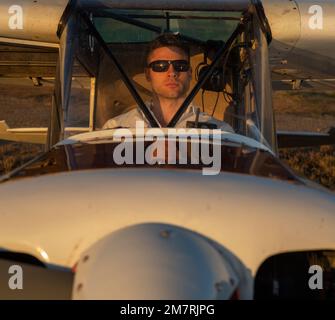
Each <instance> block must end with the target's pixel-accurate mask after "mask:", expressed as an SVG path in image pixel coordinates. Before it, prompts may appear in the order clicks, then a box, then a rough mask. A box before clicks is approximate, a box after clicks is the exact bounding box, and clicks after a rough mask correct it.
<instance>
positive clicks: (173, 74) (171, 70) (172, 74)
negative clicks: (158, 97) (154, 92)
mask: <svg viewBox="0 0 335 320" xmlns="http://www.w3.org/2000/svg"><path fill="white" fill-rule="evenodd" d="M167 72H168V76H169V77H177V75H178V73H177V72H176V70H175V69H174V67H173V65H172V64H170V65H169V69H168V71H167Z"/></svg>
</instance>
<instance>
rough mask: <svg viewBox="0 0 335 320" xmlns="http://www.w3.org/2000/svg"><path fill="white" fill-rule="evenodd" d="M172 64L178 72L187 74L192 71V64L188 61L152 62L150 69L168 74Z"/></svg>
mask: <svg viewBox="0 0 335 320" xmlns="http://www.w3.org/2000/svg"><path fill="white" fill-rule="evenodd" d="M170 64H172V66H173V69H174V70H175V71H176V72H187V71H188V70H189V69H190V64H189V62H188V61H186V60H156V61H152V62H151V63H150V64H149V65H148V68H151V70H152V71H154V72H166V71H168V70H169V67H170Z"/></svg>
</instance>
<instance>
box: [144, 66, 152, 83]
mask: <svg viewBox="0 0 335 320" xmlns="http://www.w3.org/2000/svg"><path fill="white" fill-rule="evenodd" d="M144 73H145V78H146V79H147V81H148V82H151V78H150V70H149V68H145V69H144Z"/></svg>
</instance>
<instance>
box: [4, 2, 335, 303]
mask: <svg viewBox="0 0 335 320" xmlns="http://www.w3.org/2000/svg"><path fill="white" fill-rule="evenodd" d="M333 5H334V1H333V0H332V1H331V0H326V1H322V3H320V5H316V4H314V5H311V3H310V1H304V0H299V1H282V0H264V1H258V0H221V1H216V0H203V1H199V0H189V1H187V2H186V1H180V0H171V1H161V0H155V1H148V0H146V1H144V0H136V1H134V0H123V1H112V0H99V1H97V0H77V1H74V0H71V1H69V2H68V1H66V0H57V1H54V2H53V3H52V4H51V3H49V1H47V0H41V1H39V2H33V3H32V2H31V1H24V0H22V1H21V5H15V6H12V4H11V1H9V0H4V1H2V2H1V4H0V30H1V33H0V44H1V46H2V48H3V50H2V53H0V70H1V72H0V73H1V74H2V78H3V79H1V80H2V81H6V79H8V78H10V77H12V78H13V77H17V78H20V79H18V81H23V80H24V81H26V79H27V78H28V79H30V81H31V82H32V83H33V85H35V86H41V85H43V84H45V83H47V82H48V81H49V80H48V81H47V80H46V79H53V81H52V85H53V86H54V93H53V97H52V108H51V111H50V124H49V127H48V128H9V126H8V125H7V123H6V122H5V121H1V122H0V139H2V140H8V141H24V142H31V143H40V144H43V145H45V150H46V151H45V152H44V153H43V154H40V155H38V156H37V157H36V158H34V159H33V160H31V161H29V162H28V163H26V164H24V165H23V166H21V167H19V168H17V169H14V170H13V171H11V172H9V173H6V174H4V175H2V176H0V182H1V184H0V201H1V210H0V219H1V225H0V298H2V299H141V300H143V299H197V300H199V299H218V300H229V299H230V300H232V299H287V298H291V299H294V298H306V299H334V297H335V289H334V283H335V278H334V275H335V233H334V228H335V197H334V194H333V193H331V192H330V191H327V190H325V189H323V188H321V187H319V186H317V185H315V184H313V183H312V182H310V181H308V180H306V179H303V178H301V177H298V176H297V175H296V174H294V173H293V172H292V171H291V170H290V169H289V168H288V167H287V166H286V165H285V164H283V163H282V162H281V161H280V160H279V158H278V148H281V147H292V146H311V145H321V144H330V143H334V141H335V135H334V130H331V131H330V132H329V133H328V134H321V133H313V134H312V133H305V132H301V133H291V132H279V131H277V130H276V128H275V121H274V112H273V108H272V90H273V88H274V89H282V88H288V87H290V89H297V88H298V87H304V88H305V87H316V86H326V87H332V86H333V85H334V79H335V77H334V75H335V68H334V66H335V48H334V46H335V44H334V43H335V42H334V34H335V33H334V28H335V25H334V24H333V17H334V16H335V9H334V6H333ZM162 33H174V34H178V35H179V36H180V38H181V39H182V40H183V41H184V42H185V43H187V44H188V45H189V46H190V49H191V66H192V69H193V79H192V85H191V90H190V92H189V93H188V96H187V98H186V99H185V101H184V102H183V103H182V105H181V106H180V108H179V110H178V111H177V113H176V114H175V116H174V117H173V119H172V120H171V122H170V123H169V124H168V125H167V127H166V128H162V127H160V126H159V123H157V121H156V119H155V118H154V117H153V116H152V113H151V112H150V108H149V107H148V105H147V104H146V101H147V100H148V99H150V97H151V95H152V92H151V88H150V87H149V86H148V83H147V82H146V79H145V75H144V65H145V58H146V48H147V46H148V43H149V42H150V41H151V40H152V39H154V38H155V37H156V36H157V35H159V34H162ZM23 78H25V79H23ZM48 85H50V81H49V82H48ZM191 104H192V105H198V106H200V109H202V111H203V113H206V114H208V115H211V116H212V118H214V119H217V120H219V121H224V122H226V123H228V124H229V125H230V126H231V127H232V128H233V131H234V132H228V131H224V130H220V129H219V128H218V127H217V126H214V125H213V123H211V122H210V121H208V122H206V121H205V122H204V121H200V120H199V117H198V115H199V112H200V111H198V113H197V117H196V119H195V120H194V121H188V122H187V126H186V128H183V130H179V131H178V130H177V129H180V128H177V127H176V124H177V123H178V121H179V120H180V119H182V117H183V116H184V115H185V112H186V111H187V110H188V108H189V107H190V105H191ZM134 106H137V107H138V108H139V110H140V112H141V113H142V114H143V116H144V118H145V119H146V121H147V123H148V124H149V126H148V127H145V128H144V127H136V128H113V129H108V130H104V129H103V127H104V124H105V123H106V121H108V120H109V119H111V118H114V117H116V116H118V115H120V114H123V113H125V112H127V111H129V110H132V109H133V108H134ZM153 146H154V147H153ZM159 148H163V152H162V153H161V152H160V150H159ZM173 148H174V149H173ZM171 150H173V151H174V152H171V154H172V155H175V156H176V157H175V158H173V157H172V158H171V154H170V151H171ZM139 154H140V156H139V157H138V155H139ZM116 155H117V156H116ZM14 280H15V281H14ZM22 283H23V285H24V290H20V289H22V287H23V285H22ZM20 286H21V287H20Z"/></svg>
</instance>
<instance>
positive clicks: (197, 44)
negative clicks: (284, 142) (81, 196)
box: [62, 8, 273, 146]
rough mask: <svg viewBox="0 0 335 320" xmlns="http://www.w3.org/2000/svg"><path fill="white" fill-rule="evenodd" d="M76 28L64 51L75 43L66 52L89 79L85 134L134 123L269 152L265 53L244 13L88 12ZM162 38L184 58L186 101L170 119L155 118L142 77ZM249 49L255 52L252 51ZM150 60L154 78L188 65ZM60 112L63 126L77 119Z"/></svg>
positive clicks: (150, 90)
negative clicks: (232, 138) (251, 143)
mask: <svg viewBox="0 0 335 320" xmlns="http://www.w3.org/2000/svg"><path fill="white" fill-rule="evenodd" d="M79 21H80V23H79V24H78V25H79V27H78V30H75V31H73V33H74V34H75V35H78V34H79V37H78V36H76V37H74V38H75V39H77V40H75V39H74V40H73V41H72V42H71V41H68V42H66V41H64V43H66V45H69V46H71V45H72V43H73V42H74V41H77V45H76V46H77V47H75V48H72V54H73V55H74V56H75V59H74V61H77V62H78V63H79V64H80V65H81V66H82V67H83V69H85V70H86V71H87V73H88V79H87V82H88V83H90V86H89V88H90V94H89V96H88V95H87V99H88V98H89V105H88V106H87V109H88V110H87V112H86V113H85V115H86V116H87V117H88V116H89V119H87V120H86V122H85V123H89V128H88V129H89V131H92V130H105V129H113V128H119V127H125V128H134V127H135V123H136V121H137V120H141V121H142V120H143V121H144V122H145V124H146V126H149V127H150V126H151V127H153V126H162V127H185V128H190V127H192V128H208V129H221V130H223V131H228V132H232V133H237V134H241V135H244V136H247V137H251V138H253V139H255V140H257V141H259V142H262V143H265V144H266V145H268V146H269V144H267V141H271V139H272V136H271V134H272V133H271V132H273V130H271V128H272V127H271V126H272V123H273V118H272V114H271V112H268V110H272V108H271V105H268V103H270V104H271V97H270V96H269V95H263V94H262V90H263V89H264V83H269V82H270V79H268V78H264V75H266V74H267V72H266V70H267V69H266V68H267V65H266V63H264V61H267V60H266V57H264V56H263V55H264V52H267V51H266V50H263V51H262V52H261V50H260V49H261V48H262V46H263V44H264V39H265V36H264V35H262V32H261V31H260V30H261V28H260V27H259V28H258V29H254V28H255V25H256V24H255V22H254V21H253V20H252V18H250V13H249V12H229V11H228V12H227V11H222V12H210V11H201V12H200V11H172V10H169V11H167V10H120V9H99V8H93V9H92V8H90V10H89V11H87V12H86V11H82V12H80V15H79ZM255 30H256V31H257V32H258V33H257V32H255ZM162 34H170V35H171V34H172V35H178V37H179V38H180V39H181V41H183V43H184V44H185V45H187V46H188V47H189V50H190V57H189V64H190V67H189V69H188V70H189V71H190V72H189V73H188V74H189V75H190V76H189V83H188V84H187V89H186V91H185V92H186V94H185V95H183V101H180V102H178V103H180V105H178V107H177V108H175V109H176V112H175V115H174V116H173V117H170V119H165V118H164V117H163V116H164V115H161V114H157V112H156V111H155V108H156V106H157V103H156V104H155V98H157V96H155V94H157V88H155V87H154V83H153V81H152V78H150V75H149V76H148V73H150V72H151V71H154V69H149V67H150V66H149V64H148V56H147V52H148V48H149V46H150V43H151V41H152V40H153V39H156V38H157V37H158V36H160V35H162ZM262 39H263V40H262ZM262 41H263V42H262ZM265 42H266V40H265ZM255 43H257V44H258V45H257V46H254V47H253V44H255ZM73 46H74V45H73ZM266 49H267V47H266ZM67 52H71V50H67ZM157 59H158V62H159V63H160V65H159V68H162V70H161V73H160V74H164V73H165V72H166V70H169V68H170V65H172V67H171V68H172V69H173V70H175V68H177V69H178V66H176V65H175V64H174V63H175V62H173V61H172V60H176V59H177V60H179V61H180V60H184V61H185V59H187V58H185V57H177V58H173V59H172V60H171V61H172V62H173V63H172V62H171V61H170V60H169V59H167V58H164V57H158V58H156V60H157ZM161 60H164V61H163V62H162V61H161ZM156 62H157V61H156ZM167 63H168V64H167ZM171 63H172V64H171ZM177 63H179V62H177ZM182 63H184V62H182ZM164 64H165V66H164ZM262 64H263V65H262ZM150 68H151V67H150ZM157 68H158V67H157V66H155V70H156V71H154V72H155V73H156V75H158V73H159V71H157V70H158V69H157ZM164 68H167V69H166V70H165V69H164ZM171 68H170V69H171ZM163 69H164V70H163ZM148 70H149V71H148ZM66 72H67V71H66V70H65V71H64V74H66ZM73 74H74V72H73ZM164 85H167V86H175V85H176V83H175V81H171V83H164ZM177 85H178V84H177ZM262 88H263V89H262ZM64 90H65V88H64ZM263 91H265V90H263ZM266 92H268V91H266ZM265 98H266V99H265ZM156 100H157V99H156ZM70 102H71V101H70ZM71 103H72V102H71ZM62 107H63V108H64V109H66V110H67V111H66V110H65V111H66V112H65V114H66V116H67V119H76V116H75V117H72V115H71V114H70V113H71V110H73V108H71V106H69V107H68V106H66V105H64V104H63V105H62ZM69 112H70V113H69ZM82 114H84V113H82ZM117 117H121V118H117ZM115 118H117V119H116V120H115ZM150 118H151V119H150ZM113 119H114V120H115V121H114V120H113ZM69 126H70V127H71V126H73V124H70V125H69ZM65 130H66V128H65ZM70 131H71V132H75V130H72V129H71V130H70ZM271 142H273V141H271ZM270 145H271V143H270ZM272 145H273V144H272Z"/></svg>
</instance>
